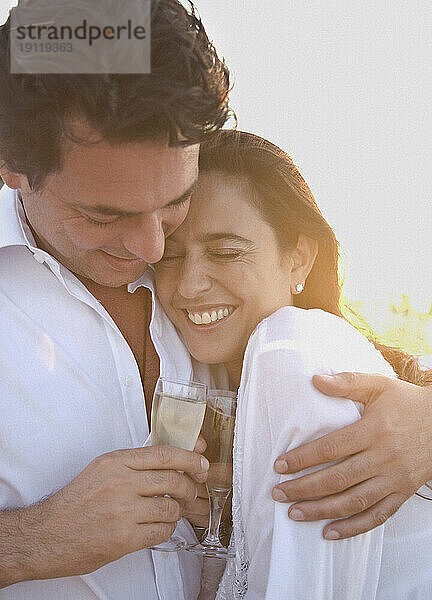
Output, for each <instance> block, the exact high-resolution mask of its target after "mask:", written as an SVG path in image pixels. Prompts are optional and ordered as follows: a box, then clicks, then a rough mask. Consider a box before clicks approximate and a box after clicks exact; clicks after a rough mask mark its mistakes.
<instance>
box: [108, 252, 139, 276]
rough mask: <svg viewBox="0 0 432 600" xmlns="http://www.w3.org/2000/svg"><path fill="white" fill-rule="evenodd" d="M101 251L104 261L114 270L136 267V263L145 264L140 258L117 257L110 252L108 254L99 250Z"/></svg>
mask: <svg viewBox="0 0 432 600" xmlns="http://www.w3.org/2000/svg"><path fill="white" fill-rule="evenodd" d="M101 252H102V253H103V256H104V259H105V260H106V262H107V263H108V264H109V265H110V266H111V267H112V268H113V269H114V270H115V271H124V270H125V269H128V268H132V267H137V266H138V265H142V264H145V262H144V261H143V260H142V259H141V258H132V259H129V258H119V257H118V256H113V255H112V254H108V252H105V251H104V250H101Z"/></svg>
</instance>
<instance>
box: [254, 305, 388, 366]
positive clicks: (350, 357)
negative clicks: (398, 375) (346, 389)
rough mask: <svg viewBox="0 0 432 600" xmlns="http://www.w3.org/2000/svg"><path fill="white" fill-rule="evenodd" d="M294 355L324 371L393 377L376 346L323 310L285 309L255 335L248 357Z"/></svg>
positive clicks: (256, 329) (292, 307)
mask: <svg viewBox="0 0 432 600" xmlns="http://www.w3.org/2000/svg"><path fill="white" fill-rule="evenodd" d="M284 349H285V350H289V351H291V352H295V353H296V355H297V356H299V357H301V358H302V359H303V360H305V361H306V362H308V363H312V364H313V365H314V368H320V369H322V372H337V371H342V370H345V371H365V372H371V371H373V370H375V371H376V372H380V373H383V374H385V375H390V376H391V375H394V373H393V370H392V369H391V367H390V365H389V364H388V363H387V362H386V361H385V360H384V358H383V357H382V356H381V354H380V353H379V352H378V351H377V350H376V349H375V347H374V346H373V344H372V343H371V342H370V341H369V340H368V339H367V338H365V337H364V336H363V335H362V334H361V333H360V332H359V331H357V329H355V328H354V327H353V326H352V325H350V324H349V323H348V322H347V321H345V320H344V319H343V318H341V317H338V316H337V315H334V314H331V313H328V312H325V311H323V310H321V309H303V308H298V307H296V306H283V307H282V308H280V309H278V310H277V311H275V312H274V313H272V314H271V315H269V316H268V317H266V318H265V319H263V320H262V321H261V322H260V323H259V324H258V325H257V327H256V328H255V330H254V332H253V333H252V335H251V337H250V339H249V343H248V348H247V354H248V355H249V356H250V355H251V354H253V355H255V356H256V355H257V354H261V353H263V352H265V353H267V352H272V351H278V350H284Z"/></svg>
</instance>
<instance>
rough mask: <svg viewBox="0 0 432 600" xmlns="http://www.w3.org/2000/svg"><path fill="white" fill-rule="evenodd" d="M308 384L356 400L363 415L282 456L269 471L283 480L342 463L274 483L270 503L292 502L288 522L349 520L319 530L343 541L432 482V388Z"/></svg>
mask: <svg viewBox="0 0 432 600" xmlns="http://www.w3.org/2000/svg"><path fill="white" fill-rule="evenodd" d="M313 381H314V385H315V387H317V388H318V389H319V390H320V391H321V392H323V393H324V394H327V395H329V396H340V397H344V398H350V399H351V400H354V401H356V402H362V403H363V404H365V411H364V415H363V417H362V418H361V419H360V420H359V421H357V422H356V423H353V424H352V425H349V426H347V427H344V428H343V429H340V430H338V431H335V432H333V433H330V434H328V435H326V436H324V437H322V438H319V439H318V440H315V441H313V442H310V443H308V444H305V445H304V446H301V447H299V448H296V449H295V450H291V451H290V452H288V453H286V454H284V455H282V456H280V457H279V458H278V459H277V460H276V461H275V470H276V471H277V472H278V473H281V474H285V473H297V472H299V471H302V470H303V469H306V468H308V467H311V466H314V465H319V464H322V463H326V462H330V461H335V460H340V459H343V458H345V457H346V458H345V460H342V461H341V462H339V463H337V464H336V465H333V466H330V467H327V468H324V469H322V470H320V471H317V472H315V473H313V474H310V475H304V476H302V477H298V478H296V479H294V480H291V481H287V482H285V483H281V484H279V485H277V486H276V487H275V488H274V489H273V498H274V499H275V500H278V501H286V502H296V504H294V505H292V506H291V507H290V509H289V513H288V514H289V516H290V517H291V518H292V519H294V520H305V521H316V520H319V519H340V518H343V517H349V518H343V519H342V520H340V521H336V522H333V523H330V524H329V525H327V526H326V527H325V528H324V532H323V534H324V537H326V539H341V538H348V537H352V536H355V535H358V534H359V533H364V532H365V531H369V530H371V529H373V528H374V527H377V526H378V525H381V524H382V523H384V522H385V521H386V520H387V519H388V518H389V517H390V516H391V515H392V514H394V513H395V512H396V511H397V510H398V509H399V507H400V506H401V505H402V504H403V503H404V502H405V501H406V500H407V499H408V498H409V497H410V496H412V495H413V494H414V493H415V492H416V490H417V489H418V488H419V487H421V486H422V485H423V484H424V483H425V482H426V481H429V480H430V479H432V386H428V387H419V386H416V385H412V384H410V383H406V382H404V381H399V380H396V379H390V378H387V377H383V376H381V375H365V374H362V373H340V374H338V375H334V376H328V375H326V376H315V377H314V380H313ZM282 496H283V497H282ZM313 498H319V499H317V500H313Z"/></svg>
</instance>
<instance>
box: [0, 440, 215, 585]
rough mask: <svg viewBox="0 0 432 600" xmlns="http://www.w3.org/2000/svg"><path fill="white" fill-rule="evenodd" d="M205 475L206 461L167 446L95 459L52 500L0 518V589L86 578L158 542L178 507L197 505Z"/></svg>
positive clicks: (171, 524) (174, 520)
mask: <svg viewBox="0 0 432 600" xmlns="http://www.w3.org/2000/svg"><path fill="white" fill-rule="evenodd" d="M207 470H208V461H207V459H206V458H205V457H203V456H201V455H200V454H197V453H195V452H189V451H187V450H181V449H179V448H174V447H171V446H154V447H146V448H135V449H131V450H116V451H114V452H110V453H108V454H104V455H102V456H99V457H97V458H96V459H95V460H93V461H92V462H91V463H90V464H89V465H88V466H87V467H86V468H85V469H84V470H83V471H82V472H81V473H80V474H79V475H78V476H77V477H76V478H75V479H73V480H72V481H71V482H70V483H69V484H68V485H67V486H66V487H64V488H63V489H62V490H60V491H59V492H57V493H56V494H54V495H53V496H51V497H49V498H47V499H46V500H44V501H42V502H40V503H38V504H35V505H34V506H31V507H28V508H24V509H17V510H12V511H5V512H3V513H0V528H1V526H3V534H4V535H5V536H6V537H2V536H0V539H1V540H2V544H3V545H2V548H1V549H0V565H3V564H5V565H6V566H7V568H6V569H3V574H2V577H0V587H2V586H3V587H4V586H6V585H11V584H12V583H15V582H16V581H22V580H24V579H47V578H49V579H51V578H55V577H66V576H71V575H81V574H84V573H89V572H91V571H94V570H95V569H98V568H99V567H101V566H103V565H105V564H106V563H109V562H111V561H113V560H116V559H118V558H120V557H121V556H123V555H125V554H128V553H130V552H134V551H136V550H140V549H142V548H145V547H149V546H153V545H155V544H159V543H160V542H163V541H164V540H166V539H167V538H168V537H169V536H170V535H171V534H172V533H173V531H174V529H175V527H176V524H177V521H178V519H180V518H181V512H182V509H181V505H182V504H183V503H185V502H190V501H193V500H194V499H195V498H196V496H197V484H199V483H202V482H203V481H205V480H206V478H207ZM179 471H183V472H184V473H179ZM164 494H169V496H170V498H164V497H163V496H164ZM6 532H7V533H6ZM3 542H4V543H3ZM0 571H2V569H1V568H0ZM6 571H7V574H6Z"/></svg>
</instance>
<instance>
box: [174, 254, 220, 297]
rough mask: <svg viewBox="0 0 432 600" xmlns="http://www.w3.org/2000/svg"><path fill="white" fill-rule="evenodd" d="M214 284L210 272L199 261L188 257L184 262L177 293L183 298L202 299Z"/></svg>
mask: <svg viewBox="0 0 432 600" xmlns="http://www.w3.org/2000/svg"><path fill="white" fill-rule="evenodd" d="M211 285H212V282H211V277H210V274H209V273H208V271H207V270H206V269H205V266H204V265H203V264H200V261H198V260H192V259H191V258H188V257H186V258H185V259H184V260H183V263H182V266H181V269H180V272H179V279H178V285H177V292H178V293H179V294H180V296H182V297H183V298H187V299H192V298H194V299H195V298H200V297H201V296H202V295H204V294H205V293H206V292H208V291H209V290H210V288H211Z"/></svg>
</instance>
